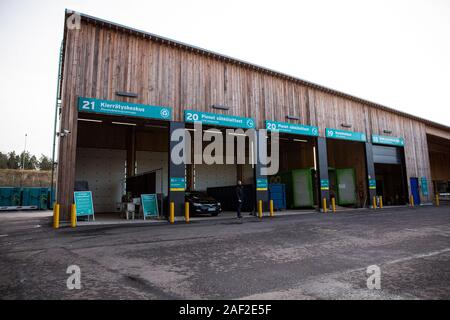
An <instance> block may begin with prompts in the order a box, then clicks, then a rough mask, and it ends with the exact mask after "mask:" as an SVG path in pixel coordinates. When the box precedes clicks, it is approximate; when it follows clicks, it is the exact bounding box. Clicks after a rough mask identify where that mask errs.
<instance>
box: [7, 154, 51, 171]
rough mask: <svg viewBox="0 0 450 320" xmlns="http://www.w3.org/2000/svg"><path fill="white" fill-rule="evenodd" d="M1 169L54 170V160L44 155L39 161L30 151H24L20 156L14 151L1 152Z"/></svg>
mask: <svg viewBox="0 0 450 320" xmlns="http://www.w3.org/2000/svg"><path fill="white" fill-rule="evenodd" d="M0 169H13V170H18V169H24V170H52V159H51V158H49V157H47V156H46V155H43V154H42V155H41V157H40V158H39V159H38V158H37V157H36V156H35V155H32V154H30V153H29V152H28V151H22V153H21V154H20V155H19V154H16V153H15V152H14V151H11V152H8V153H3V152H0Z"/></svg>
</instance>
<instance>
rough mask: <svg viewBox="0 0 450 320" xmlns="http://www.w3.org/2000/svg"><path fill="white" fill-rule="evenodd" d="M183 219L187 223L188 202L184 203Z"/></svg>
mask: <svg viewBox="0 0 450 320" xmlns="http://www.w3.org/2000/svg"><path fill="white" fill-rule="evenodd" d="M184 219H185V220H186V223H189V202H185V203H184Z"/></svg>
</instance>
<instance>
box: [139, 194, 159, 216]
mask: <svg viewBox="0 0 450 320" xmlns="http://www.w3.org/2000/svg"><path fill="white" fill-rule="evenodd" d="M141 205H142V212H143V213H144V216H145V217H157V216H158V214H159V213H158V198H157V197H156V194H141Z"/></svg>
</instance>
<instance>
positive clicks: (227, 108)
mask: <svg viewBox="0 0 450 320" xmlns="http://www.w3.org/2000/svg"><path fill="white" fill-rule="evenodd" d="M211 108H213V109H218V110H230V107H228V106H224V105H220V104H213V105H212V106H211Z"/></svg>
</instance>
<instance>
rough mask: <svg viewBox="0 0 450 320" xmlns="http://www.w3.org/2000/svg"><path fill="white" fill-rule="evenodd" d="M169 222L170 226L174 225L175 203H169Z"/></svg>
mask: <svg viewBox="0 0 450 320" xmlns="http://www.w3.org/2000/svg"><path fill="white" fill-rule="evenodd" d="M169 222H170V223H171V224H174V223H175V203H174V202H171V203H170V215H169Z"/></svg>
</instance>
